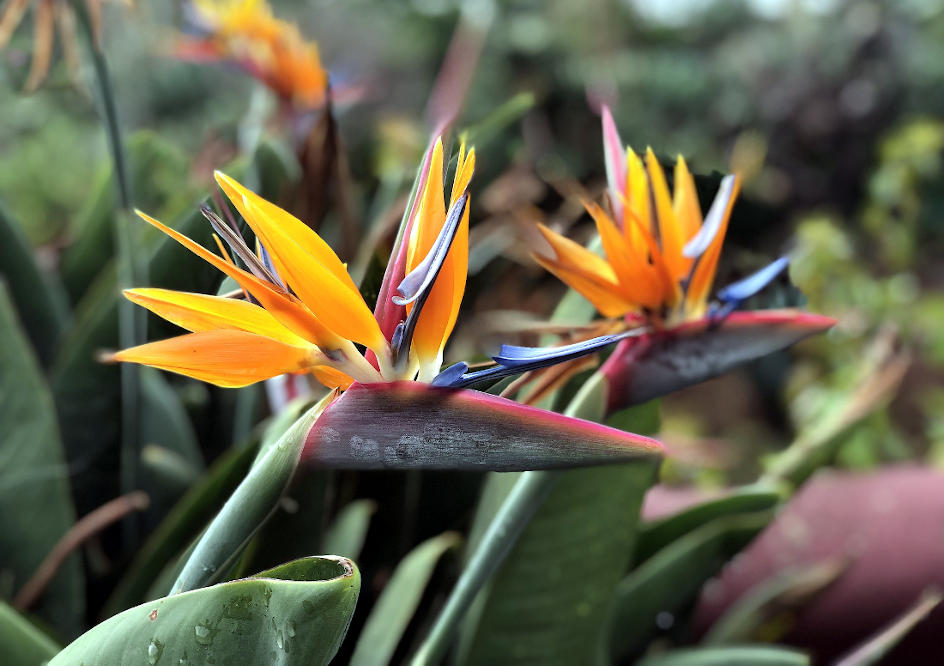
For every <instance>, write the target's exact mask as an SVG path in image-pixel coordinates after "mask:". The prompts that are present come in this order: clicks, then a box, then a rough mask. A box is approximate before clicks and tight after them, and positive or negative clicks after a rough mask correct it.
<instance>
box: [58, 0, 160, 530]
mask: <svg viewBox="0 0 944 666" xmlns="http://www.w3.org/2000/svg"><path fill="white" fill-rule="evenodd" d="M72 6H73V8H74V9H75V12H76V14H77V16H78V18H79V24H80V25H81V26H82V31H83V32H84V33H85V37H86V41H87V43H88V47H89V52H90V54H91V57H92V65H93V67H94V69H95V80H96V83H97V86H98V97H99V102H100V111H101V116H102V123H103V125H104V128H105V134H106V136H107V137H108V148H109V152H110V153H111V159H112V163H113V165H114V172H115V182H116V184H117V191H118V192H117V195H118V196H117V198H118V205H119V210H118V212H117V214H116V215H115V219H114V225H115V228H114V238H115V248H116V254H117V264H118V269H117V274H118V287H119V288H121V289H125V288H129V287H132V286H134V285H136V284H144V283H145V282H146V279H147V276H146V275H145V273H146V271H145V269H144V267H143V265H140V263H139V262H138V261H137V260H136V258H135V246H136V239H135V230H134V226H133V225H132V224H131V221H130V219H129V218H130V214H131V209H132V199H131V181H130V178H129V177H128V167H127V163H126V161H125V150H124V143H123V141H122V137H121V129H120V126H119V123H118V110H117V107H116V105H115V95H114V90H113V88H112V84H111V76H110V75H109V72H108V63H107V61H106V60H105V54H104V53H103V52H102V51H101V49H99V48H98V44H97V43H96V35H95V31H94V29H93V27H92V21H91V17H90V16H89V13H88V9H87V7H86V6H85V3H84V2H82V0H74V1H73V3H72ZM145 324H146V319H145V318H144V310H142V309H140V308H136V307H135V306H134V304H133V303H130V302H126V301H124V300H123V299H122V301H121V302H120V303H119V304H118V343H119V345H120V346H121V347H122V348H128V347H134V346H135V345H139V344H141V343H143V342H144V337H145V336H144V330H145ZM140 386H141V382H140V372H139V368H138V366H137V365H134V364H132V363H123V364H122V365H121V492H122V493H124V494H126V493H129V492H131V491H133V490H135V489H136V488H137V487H138V476H139V474H138V468H139V464H140V458H141V451H140V441H139V440H140V437H139V421H140V413H141V391H140ZM135 526H136V522H135V521H134V520H133V519H131V520H129V522H127V523H126V528H127V529H126V534H125V540H126V541H127V542H128V543H132V542H134V541H135V540H136V531H137V530H136V527H135Z"/></svg>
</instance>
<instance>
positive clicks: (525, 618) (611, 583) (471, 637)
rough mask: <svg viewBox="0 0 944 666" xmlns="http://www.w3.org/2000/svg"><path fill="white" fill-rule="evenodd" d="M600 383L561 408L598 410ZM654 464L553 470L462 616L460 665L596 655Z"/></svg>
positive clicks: (572, 660) (642, 416)
mask: <svg viewBox="0 0 944 666" xmlns="http://www.w3.org/2000/svg"><path fill="white" fill-rule="evenodd" d="M601 384H602V380H600V378H599V377H597V376H596V375H595V376H594V379H593V380H592V381H591V382H588V383H587V384H585V386H584V388H582V389H581V391H580V393H578V396H577V397H575V398H574V401H573V402H572V403H571V407H570V409H569V410H568V415H570V416H581V417H584V418H586V417H588V416H590V417H598V418H599V417H602V405H600V404H599V402H596V401H595V396H596V395H597V393H596V390H597V387H598V386H600V385H601ZM652 409H653V407H651V406H644V407H642V408H640V410H639V411H638V413H637V418H638V419H639V421H638V422H639V423H641V424H648V425H650V426H651V424H652V416H651V410H652ZM656 469H657V461H646V462H640V463H637V464H629V465H614V466H611V467H599V468H588V469H578V470H570V471H566V472H555V475H556V476H557V481H556V483H555V485H554V487H553V489H552V490H551V492H550V494H549V495H548V497H547V499H546V500H545V502H544V504H543V505H542V506H541V507H540V508H539V509H538V510H537V512H536V513H535V515H534V517H533V518H532V520H531V522H530V524H529V525H528V526H527V527H526V528H525V530H524V532H523V534H522V535H521V537H520V538H519V539H518V541H517V543H515V545H514V546H513V547H512V550H511V552H510V553H509V555H508V557H507V559H506V560H505V562H504V564H502V565H501V567H500V568H499V570H498V572H497V573H496V575H495V577H494V578H493V579H492V582H491V584H490V585H489V586H488V587H487V588H486V589H485V590H483V592H482V594H481V595H480V598H479V599H478V600H477V601H476V605H475V608H474V610H475V612H474V613H470V614H469V615H468V616H467V619H466V623H465V626H464V627H463V635H462V640H461V644H460V663H470V664H479V663H498V662H501V663H505V664H515V663H542V664H576V663H590V662H592V661H594V660H595V659H597V658H598V657H599V656H600V653H601V650H602V649H603V648H602V646H603V644H604V633H603V631H604V628H605V621H606V619H607V617H608V615H609V611H610V607H611V604H612V601H613V593H614V588H615V586H616V584H617V583H618V582H619V580H620V579H621V578H622V576H623V575H624V573H625V571H626V569H627V568H628V566H629V563H630V559H631V556H632V552H633V546H634V543H635V538H636V524H637V521H638V519H639V509H640V506H641V504H642V497H643V495H644V493H645V491H646V490H647V489H648V488H649V486H651V485H652V483H653V481H654V480H655V474H656ZM488 483H489V484H491V483H493V481H492V480H489V482H488ZM499 483H500V482H499ZM485 492H486V496H488V494H489V491H488V490H486V491H485ZM491 504H494V503H493V502H492V503H491Z"/></svg>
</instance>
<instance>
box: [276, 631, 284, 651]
mask: <svg viewBox="0 0 944 666" xmlns="http://www.w3.org/2000/svg"><path fill="white" fill-rule="evenodd" d="M275 644H276V645H278V646H279V649H280V650H284V649H285V636H284V635H283V634H282V632H281V631H276V632H275Z"/></svg>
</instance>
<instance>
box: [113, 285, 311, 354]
mask: <svg viewBox="0 0 944 666" xmlns="http://www.w3.org/2000/svg"><path fill="white" fill-rule="evenodd" d="M124 294H125V297H126V298H127V299H128V300H129V301H132V302H133V303H137V304H138V305H140V306H142V307H145V308H147V309H148V310H150V311H151V312H153V313H154V314H156V315H158V316H160V317H163V318H164V319H166V320H167V321H169V322H171V323H174V324H176V325H177V326H180V327H181V328H185V329H187V330H188V331H192V332H198V331H213V330H217V329H233V330H239V331H246V332H248V333H255V334H257V335H263V336H265V337H267V338H272V339H273V340H278V341H279V342H284V343H285V344H288V345H294V346H296V347H304V346H307V344H308V342H307V341H306V340H305V339H304V338H302V337H299V336H298V335H296V334H295V333H293V332H292V331H290V330H289V329H287V328H286V327H285V326H283V325H282V324H281V323H280V322H279V320H278V319H276V318H275V317H273V316H272V315H271V314H269V313H268V312H267V311H266V310H265V308H263V307H260V306H258V305H255V304H253V303H248V302H246V301H243V300H239V299H235V298H223V297H221V296H209V295H207V294H193V293H189V292H184V291H173V290H170V289H150V288H148V289H126V290H125V292H124Z"/></svg>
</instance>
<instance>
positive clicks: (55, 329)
mask: <svg viewBox="0 0 944 666" xmlns="http://www.w3.org/2000/svg"><path fill="white" fill-rule="evenodd" d="M0 238H3V242H2V243H0V281H3V282H6V285H7V289H8V290H9V297H10V298H11V299H12V301H13V304H14V306H15V309H16V312H17V315H18V316H19V319H20V321H21V322H22V324H23V328H24V329H25V330H26V334H27V335H28V336H29V340H30V341H31V342H32V343H33V347H34V349H35V350H36V355H37V356H39V360H40V361H41V363H42V364H43V365H47V364H48V363H49V361H50V360H51V359H52V355H53V352H54V350H55V348H56V343H57V342H58V340H59V337H60V336H61V335H62V331H63V329H64V328H65V325H66V321H67V320H68V318H69V308H68V302H67V299H66V295H65V291H64V290H63V288H62V285H61V284H60V283H59V282H57V281H56V280H55V279H53V277H52V276H50V275H47V274H45V273H44V272H43V271H42V270H40V268H39V266H37V265H36V260H35V259H34V257H33V249H32V248H31V247H30V244H29V242H28V241H27V239H26V237H25V236H24V234H23V231H22V229H21V228H20V225H19V223H18V222H17V221H16V220H14V219H12V218H11V217H10V213H9V212H8V211H7V210H6V208H5V207H4V206H2V205H0Z"/></svg>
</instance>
